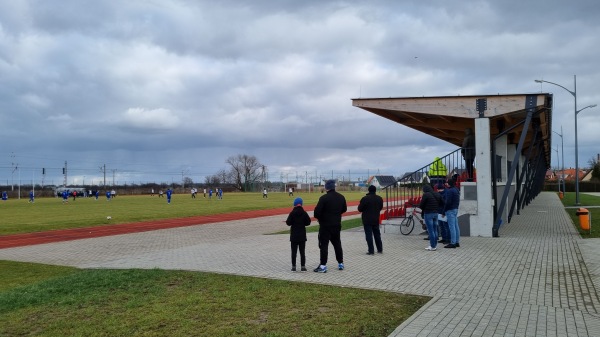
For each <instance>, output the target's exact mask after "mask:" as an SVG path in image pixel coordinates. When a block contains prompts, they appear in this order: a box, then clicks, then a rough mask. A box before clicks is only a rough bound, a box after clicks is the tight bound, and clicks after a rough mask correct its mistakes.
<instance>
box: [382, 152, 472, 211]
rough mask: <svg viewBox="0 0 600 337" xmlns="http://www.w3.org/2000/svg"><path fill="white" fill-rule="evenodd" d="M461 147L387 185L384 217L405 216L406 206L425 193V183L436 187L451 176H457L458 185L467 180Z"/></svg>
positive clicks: (385, 188) (409, 205)
mask: <svg viewBox="0 0 600 337" xmlns="http://www.w3.org/2000/svg"><path fill="white" fill-rule="evenodd" d="M461 149H462V148H458V149H456V150H454V151H453V152H450V153H449V154H447V155H445V156H443V157H441V158H436V159H435V160H434V161H433V162H431V163H429V164H427V165H425V166H423V167H421V168H419V169H417V170H415V171H414V172H410V173H406V174H404V175H403V176H402V177H401V178H399V179H398V180H397V181H396V182H395V183H393V184H390V185H388V186H385V187H384V188H383V189H384V191H385V207H384V217H385V218H386V219H390V218H396V217H404V216H405V214H406V208H407V207H411V206H412V204H414V203H416V202H417V201H418V200H419V198H420V197H421V195H422V194H423V185H424V184H429V185H431V186H433V187H435V186H436V185H437V184H439V183H442V184H443V183H445V182H446V181H447V180H448V179H450V178H453V177H454V178H456V181H457V186H459V187H460V182H461V181H466V179H467V172H466V168H465V162H464V160H463V158H462V154H461Z"/></svg>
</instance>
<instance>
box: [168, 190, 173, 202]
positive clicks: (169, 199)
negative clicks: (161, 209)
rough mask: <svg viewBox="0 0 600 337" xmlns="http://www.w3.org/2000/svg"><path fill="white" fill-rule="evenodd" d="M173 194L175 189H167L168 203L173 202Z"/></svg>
mask: <svg viewBox="0 0 600 337" xmlns="http://www.w3.org/2000/svg"><path fill="white" fill-rule="evenodd" d="M172 194H173V191H171V189H170V188H169V189H167V204H170V203H171V195H172Z"/></svg>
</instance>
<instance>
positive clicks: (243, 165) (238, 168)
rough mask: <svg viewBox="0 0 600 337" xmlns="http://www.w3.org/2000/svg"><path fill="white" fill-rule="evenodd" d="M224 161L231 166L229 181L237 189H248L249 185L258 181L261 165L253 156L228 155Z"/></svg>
mask: <svg viewBox="0 0 600 337" xmlns="http://www.w3.org/2000/svg"><path fill="white" fill-rule="evenodd" d="M225 162H226V163H227V164H229V166H231V169H230V171H229V172H230V176H231V178H232V179H233V181H231V182H232V183H233V184H234V185H235V187H236V188H237V189H238V190H240V191H248V190H249V189H250V188H251V186H253V185H254V184H256V183H259V182H260V179H261V177H262V176H261V173H262V168H263V165H262V164H261V163H260V162H259V161H258V159H257V158H256V157H255V156H249V155H246V154H238V155H237V156H231V157H229V158H228V159H227V160H226V161H225Z"/></svg>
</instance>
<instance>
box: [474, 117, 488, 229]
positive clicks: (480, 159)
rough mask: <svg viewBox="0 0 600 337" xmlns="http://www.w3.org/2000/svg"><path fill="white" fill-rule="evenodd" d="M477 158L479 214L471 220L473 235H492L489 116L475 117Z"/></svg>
mask: <svg viewBox="0 0 600 337" xmlns="http://www.w3.org/2000/svg"><path fill="white" fill-rule="evenodd" d="M475 147H476V149H477V152H476V156H475V158H476V160H477V214H476V215H474V216H473V218H472V219H471V221H470V225H471V236H483V237H492V226H493V224H494V216H493V206H492V169H491V164H492V158H491V145H490V120H489V118H476V119H475Z"/></svg>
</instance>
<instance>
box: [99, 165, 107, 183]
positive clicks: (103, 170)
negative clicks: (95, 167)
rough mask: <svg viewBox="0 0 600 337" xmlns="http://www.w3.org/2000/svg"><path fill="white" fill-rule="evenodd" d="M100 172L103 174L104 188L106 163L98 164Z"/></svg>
mask: <svg viewBox="0 0 600 337" xmlns="http://www.w3.org/2000/svg"><path fill="white" fill-rule="evenodd" d="M100 172H102V174H103V175H104V187H105V188H106V164H104V165H102V166H100Z"/></svg>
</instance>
